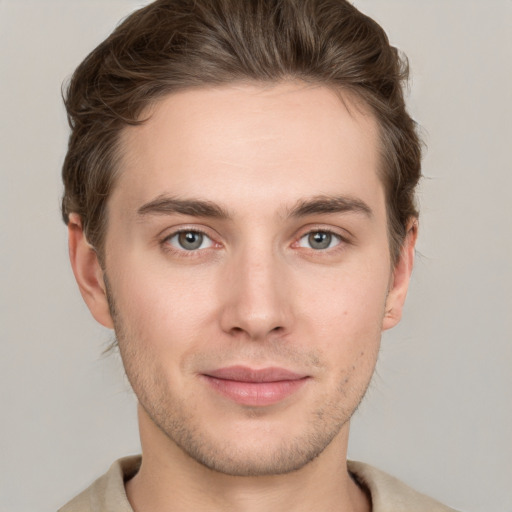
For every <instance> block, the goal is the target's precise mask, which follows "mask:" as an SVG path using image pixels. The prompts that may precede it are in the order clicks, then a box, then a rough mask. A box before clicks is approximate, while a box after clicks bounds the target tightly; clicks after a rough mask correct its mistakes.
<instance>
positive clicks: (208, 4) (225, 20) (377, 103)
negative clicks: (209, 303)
mask: <svg viewBox="0 0 512 512" xmlns="http://www.w3.org/2000/svg"><path fill="white" fill-rule="evenodd" d="M407 77H408V66H407V61H406V59H405V58H404V57H401V56H400V55H399V52H398V51H397V49H396V48H394V47H393V46H391V45H390V44H389V41H388V38H387V36H386V34H385V32H384V30H383V29H382V28H381V27H380V26H379V25H378V24H377V23H376V22H375V21H373V20H372V19H371V18H369V17H367V16H365V15H364V14H362V13H361V12H359V11H358V10H357V9H356V8H355V7H353V6H352V5H351V4H350V3H348V2H347V1H345V0H158V1H156V2H153V3H151V4H150V5H148V6H146V7H144V8H142V9H140V10H138V11H135V12H134V13H133V14H131V15H130V16H129V17H128V18H126V19H125V20H124V21H123V22H122V23H121V24H120V25H119V26H118V27H117V28H116V29H115V31H114V32H113V33H112V34H111V35H110V36H109V37H108V38H107V39H106V40H105V41H104V42H103V43H101V44H100V45H99V46H98V47H97V48H96V49H95V50H94V51H93V52H92V53H90V54H89V55H88V56H87V58H86V59H85V60H84V61H83V62H82V63H81V64H80V66H79V67H78V68H77V70H76V71H75V73H74V74H73V77H72V78H71V81H70V83H69V86H68V88H67V94H66V97H65V105H66V109H67V112H68V119H69V123H70V126H71V135H70V138H69V147H68V152H67V155H66V159H65V161H64V166H63V170H62V177H63V181H64V187H65V190H64V196H63V199H62V214H63V217H64V221H65V222H66V223H67V222H69V214H70V213H72V212H75V213H78V214H79V215H80V216H81V219H82V223H83V229H84V232H85V235H86V237H87V239H88V240H89V242H90V243H91V244H92V245H93V246H94V247H95V248H96V250H97V251H98V253H99V255H100V257H101V255H102V254H103V248H104V233H105V229H106V222H107V209H106V205H107V201H108V198H109V196H110V193H111V191H112V187H113V185H114V183H115V178H116V173H117V171H118V170H119V169H118V166H117V162H118V157H119V144H118V141H119V135H120V132H121V130H122V129H123V128H124V127H125V126H127V125H133V124H139V123H141V122H143V120H141V119H140V116H141V113H142V112H143V111H144V110H145V109H147V107H148V106H149V105H151V104H152V103H153V102H155V101H156V100H158V99H160V98H161V97H163V96H164V95H167V94H169V93H172V92H175V91H177V90H180V89H185V88H191V87H200V86H208V85H221V84H226V83H231V82H240V81H246V82H247V81H251V82H254V81H257V82H266V83H268V82H279V81H283V80H290V79H291V80H303V81H306V82H310V83H316V84H323V85H326V86H329V87H333V88H335V89H336V90H338V91H348V92H350V93H352V94H355V95H356V96H357V97H358V98H360V99H362V100H363V102H364V103H365V104H366V105H367V106H368V107H370V109H371V111H372V113H373V114H374V115H375V116H376V119H377V121H378V124H379V127H380V137H381V151H382V156H383V165H382V169H380V173H381V179H382V181H383V184H384V188H385V193H386V203H387V215H388V225H389V234H390V249H391V254H392V257H393V259H394V260H395V259H396V258H397V256H398V254H399V251H400V247H401V244H402V242H403V240H404V237H405V235H406V229H407V224H408V222H409V221H410V219H411V218H413V217H417V216H418V212H417V210H416V207H415V203H414V190H415V187H416V185H417V183H418V180H419V178H420V174H421V164H420V160H421V144H420V141H419V138H418V135H417V133H416V130H415V123H414V121H413V120H412V119H411V117H410V116H409V115H408V113H407V111H406V108H405V102H404V97H403V90H402V84H403V83H404V81H405V80H406V79H407Z"/></svg>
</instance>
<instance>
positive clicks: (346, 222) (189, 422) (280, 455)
mask: <svg viewBox="0 0 512 512" xmlns="http://www.w3.org/2000/svg"><path fill="white" fill-rule="evenodd" d="M406 74H407V73H406V68H405V65H404V63H403V62H402V61H401V60H400V58H399V57H398V54H397V51H396V50H395V49H394V48H393V47H391V46H390V45H389V43H388V40H387V38H386V36H385V34H384V32H383V30H382V29H381V28H380V27H379V26H378V25H377V24H376V23H375V22H374V21H372V20H370V19H369V18H367V17H365V16H364V15H362V14H361V13H359V12H358V11H357V10H356V9H355V8H354V7H353V6H351V5H350V4H349V3H347V2H345V1H343V0H301V1H298V0H247V1H243V2H242V1H240V0H165V1H164V0H160V1H157V2H155V3H153V4H151V5H149V6H147V7H145V8H143V9H141V10H139V11H137V12H135V13H134V14H133V15H131V16H130V17H128V18H127V19H126V20H125V21H124V22H123V23H122V24H121V25H120V26H119V27H118V28H117V29H116V30H115V31H114V33H113V34H112V35H111V36H110V37H109V38H108V39H107V40H106V41H105V42H103V43H102V44H101V45H100V46H99V47H98V48H97V49H96V50H94V51H93V52H92V53H91V54H90V55H89V56H88V57H87V58H86V59H85V61H84V62H83V63H82V64H81V65H80V66H79V68H78V69H77V70H76V72H75V74H74V76H73V78H72V80H71V83H70V85H69V89H68V93H67V98H66V107H67V109H68V115H69V119H70V124H71V128H72V133H71V136H70V142H69V150H68V154H67V157H66V160H65V163H64V169H63V179H64V184H65V193H64V199H63V215H64V220H65V221H66V223H67V225H68V230H69V248H70V258H71V264H72V267H73V271H74V273H75V277H76V279H77V282H78V285H79V287H80V291H81V293H82V296H83V298H84V300H85V301H86V303H87V305H88V307H89V309H90V311H91V313H92V314H93V316H94V317H95V319H96V320H97V321H98V322H100V323H101V324H103V325H104V326H106V327H109V328H113V329H114V330H115V333H116V338H117V342H118V346H119V350H120V353H121V356H122V359H123V363H124V366H125V370H126V374H127V376H128V378H129V380H130V383H131V385H132V387H133V389H134V392H135V394H136V396H137V398H138V403H139V406H138V417H139V427H140V436H141V444H142V458H140V457H135V458H128V459H122V460H121V461H118V462H116V463H115V464H114V465H113V466H112V468H111V469H110V470H109V472H108V473H107V474H106V475H105V476H103V477H102V478H100V479H99V480H98V481H97V482H95V483H94V484H93V485H92V486H91V487H90V488H89V489H87V490H86V491H84V493H82V494H81V495H80V496H78V497H77V498H75V499H74V500H73V501H72V502H70V503H69V504H68V505H66V506H65V507H64V508H62V509H61V510H62V511H64V512H68V511H74V512H82V511H84V512H85V511H109V512H110V511H114V510H115V511H131V510H134V511H136V512H142V511H146V510H151V511H156V512H158V511H164V510H172V511H175V510H176V511H188V510H193V511H201V510H208V511H212V510H237V511H238V510H244V511H259V510H266V511H267V510H273V511H281V510H287V511H288V510H294V511H301V510H308V511H309V510H340V511H341V510H343V511H350V512H355V511H370V510H373V511H374V512H384V511H400V510H403V511H405V510H407V511H427V510H428V511H430V512H431V511H448V510H451V509H449V508H447V507H445V506H443V505H441V504H439V503H438V502H436V501H434V500H431V499H430V498H427V497H425V496H423V495H420V494H418V493H416V492H414V491H412V490H411V489H409V488H407V487H406V486H405V485H404V484H402V483H400V482H398V481H397V480H395V479H393V478H392V477H390V476H388V475H385V474H384V473H382V472H380V471H378V470H376V469H375V468H372V467H371V466H367V465H365V464H362V463H356V462H348V463H347V460H346V453H347V444H348V432H349V423H350V418H351V416H352V414H353V413H354V411H355V410H356V408H357V406H358V404H359V403H360V401H361V399H362V397H363V395H364V393H365V391H366V388H367V386H368V383H369V381H370V379H371V376H372V373H373V370H374V367H375V362H376V359H377V354H378V350H379V343H380V336H381V332H382V331H383V330H385V329H389V328H391V327H393V326H394V325H396V324H397V323H398V321H399V320H400V316H401V311H402V306H403V303H404V300H405V296H406V292H407V287H408V283H409V277H410V274H411V271H412V266H413V258H414V246H415V241H416V236H417V217H418V214H417V211H416V209H415V206H414V189H415V186H416V184H417V182H418V180H419V177H420V143H419V140H418V137H417V135H416V133H415V130H414V123H413V121H412V120H411V118H410V117H409V116H408V114H407V112H406V110H405V106H404V101H403V95H402V89H401V81H402V80H403V79H405V78H406Z"/></svg>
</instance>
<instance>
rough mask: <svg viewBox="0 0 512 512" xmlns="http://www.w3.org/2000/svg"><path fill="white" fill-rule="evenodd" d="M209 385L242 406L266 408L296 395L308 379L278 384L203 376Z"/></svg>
mask: <svg viewBox="0 0 512 512" xmlns="http://www.w3.org/2000/svg"><path fill="white" fill-rule="evenodd" d="M203 377H204V379H205V380H206V381H207V382H208V384H209V385H210V386H211V387H212V388H213V389H214V390H215V391H217V392H219V393H220V394H221V395H224V396H225V397H227V398H229V399H231V400H233V402H236V403H237V404H240V405H250V406H260V407H261V406H264V405H272V404H275V403H278V402H281V401H282V400H284V399H285V398H287V397H289V396H290V395H292V394H294V393H296V392H297V391H298V390H299V389H300V388H301V387H302V386H304V384H305V383H306V381H307V380H308V378H307V377H306V378H303V379H295V380H279V381H276V382H241V381H236V380H227V379H217V378H216V377H211V376H209V375H203Z"/></svg>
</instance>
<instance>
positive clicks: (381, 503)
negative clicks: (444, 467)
mask: <svg viewBox="0 0 512 512" xmlns="http://www.w3.org/2000/svg"><path fill="white" fill-rule="evenodd" d="M347 464H348V470H349V472H350V473H351V475H352V476H353V477H354V478H355V479H356V480H357V481H358V482H359V483H360V484H361V485H362V486H363V487H365V488H366V489H367V490H368V492H369V493H370V495H371V499H372V512H456V511H455V510H454V509H452V508H450V507H447V506H445V505H443V504H442V503H439V502H438V501H436V500H434V499H432V498H430V497H428V496H426V495H425V494H421V493H419V492H417V491H415V490H414V489H411V488H410V487H409V486H407V485H406V484H404V483H403V482H401V481H400V480H398V479H397V478H395V477H393V476H391V475H388V474H387V473H385V472H384V471H381V470H379V469H377V468H374V467H373V466H370V465H368V464H364V463H362V462H355V461H348V462H347Z"/></svg>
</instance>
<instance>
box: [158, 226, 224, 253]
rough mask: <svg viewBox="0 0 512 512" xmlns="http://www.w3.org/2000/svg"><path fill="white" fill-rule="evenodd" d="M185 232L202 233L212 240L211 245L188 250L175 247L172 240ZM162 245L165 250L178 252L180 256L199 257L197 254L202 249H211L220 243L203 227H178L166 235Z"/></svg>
mask: <svg viewBox="0 0 512 512" xmlns="http://www.w3.org/2000/svg"><path fill="white" fill-rule="evenodd" d="M183 233H194V234H199V235H202V236H203V237H205V238H207V239H209V240H210V242H211V246H209V247H204V248H202V249H201V248H198V249H191V250H187V249H185V248H181V249H180V248H177V247H174V246H173V245H171V243H170V241H171V240H172V239H173V238H175V237H179V235H180V234H183ZM160 245H161V246H162V248H163V249H164V251H165V252H169V253H173V254H176V255H178V256H180V257H185V258H190V257H197V256H199V255H200V252H201V251H204V250H206V249H210V248H212V247H213V246H215V245H219V244H218V243H216V242H215V241H214V240H213V238H212V237H211V236H210V235H208V233H206V232H205V231H203V230H202V229H198V228H182V229H178V230H177V231H173V232H172V233H170V234H169V235H167V236H165V238H164V239H163V240H162V241H161V243H160Z"/></svg>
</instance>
